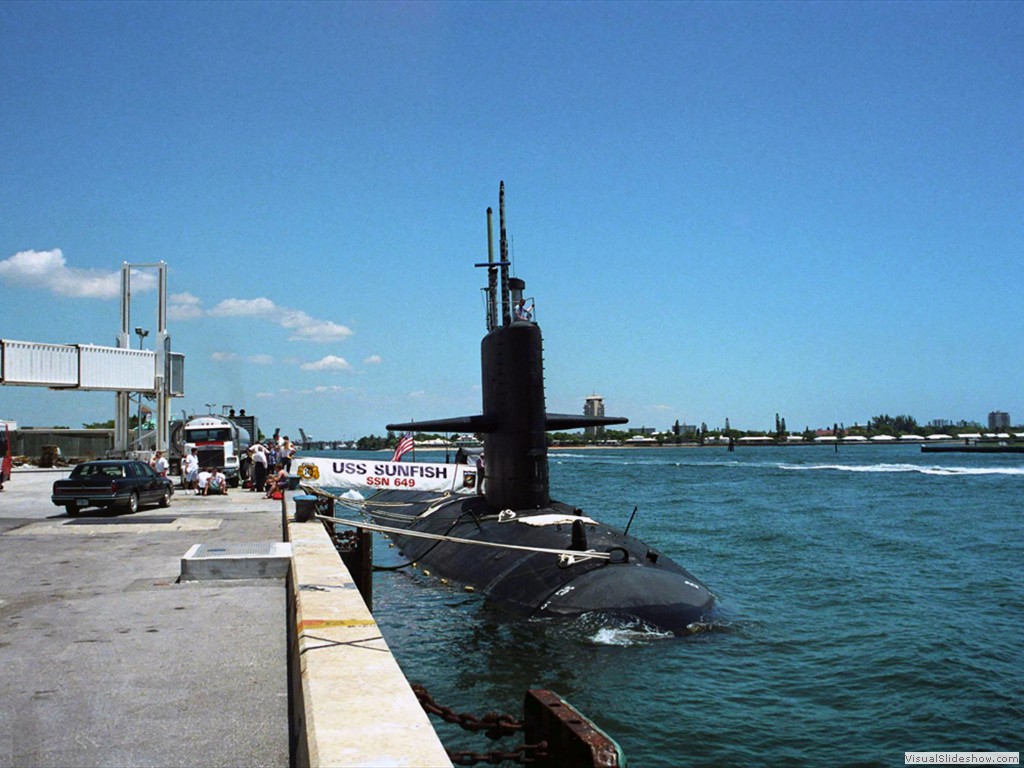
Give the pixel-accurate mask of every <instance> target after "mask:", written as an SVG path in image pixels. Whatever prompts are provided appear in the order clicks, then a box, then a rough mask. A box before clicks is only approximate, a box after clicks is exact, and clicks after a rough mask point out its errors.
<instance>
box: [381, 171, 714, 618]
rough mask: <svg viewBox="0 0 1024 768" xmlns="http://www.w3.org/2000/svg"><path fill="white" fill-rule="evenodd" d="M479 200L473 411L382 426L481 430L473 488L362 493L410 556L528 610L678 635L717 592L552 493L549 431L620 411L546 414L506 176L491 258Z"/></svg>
mask: <svg viewBox="0 0 1024 768" xmlns="http://www.w3.org/2000/svg"><path fill="white" fill-rule="evenodd" d="M492 219H493V211H492V209H491V208H488V209H487V241H488V260H487V262H485V263H482V264H477V265H475V266H477V267H484V268H486V270H487V287H486V288H485V289H483V291H484V293H485V296H486V301H485V305H486V327H487V332H486V335H485V336H484V337H483V340H482V342H481V345H480V360H481V383H482V401H483V402H482V412H481V413H480V414H476V415H471V416H461V417H455V418H443V419H436V420H430V421H415V422H404V423H394V424H388V425H387V428H388V429H389V430H395V431H403V432H406V431H407V432H413V431H421V432H422V431H431V432H457V433H474V432H475V433H479V434H482V435H483V455H482V461H477V464H476V474H477V475H478V479H477V480H476V488H475V493H473V494H470V495H452V494H445V495H442V496H440V497H438V495H437V494H432V493H428V492H424V491H415V490H407V489H386V490H380V491H377V492H375V493H374V494H372V495H370V496H369V497H368V498H366V500H365V501H364V502H363V503H362V505H361V506H362V511H363V514H364V515H366V516H368V517H369V518H370V519H371V521H372V522H373V523H376V524H379V525H386V526H389V527H391V528H392V532H390V533H388V535H389V537H390V538H391V539H392V540H393V541H394V542H395V545H396V547H397V548H398V550H399V551H400V552H401V553H402V554H403V555H404V556H405V557H406V558H408V559H409V560H410V561H412V562H417V563H418V564H419V565H420V566H421V567H422V568H424V569H428V570H429V571H431V572H432V573H433V574H434V575H436V576H439V577H441V578H444V579H447V580H449V581H450V582H454V583H458V584H461V585H463V586H465V587H466V588H468V589H471V590H473V591H475V592H479V593H481V594H482V595H483V596H484V597H485V598H486V599H487V600H488V601H490V602H491V603H492V604H494V605H496V606H498V607H500V608H503V609H505V610H507V611H510V612H512V613H514V614H516V615H520V616H527V617H537V618H543V617H578V616H581V615H583V614H590V613H598V614H606V615H610V616H615V617H621V618H623V619H626V620H639V621H641V622H643V623H644V624H645V625H649V626H650V627H653V628H656V629H658V630H662V631H669V632H672V633H675V634H685V633H686V632H687V631H688V629H687V628H688V627H691V626H692V625H694V623H695V622H700V621H702V619H705V617H707V615H708V614H709V612H710V611H711V609H712V607H713V604H714V601H715V598H714V595H713V594H712V593H711V591H710V590H709V589H708V588H707V587H706V586H704V585H703V584H702V583H701V582H700V581H699V580H698V579H697V578H696V577H695V576H694V575H693V574H691V573H690V572H689V571H687V570H686V569H685V568H683V567H682V566H680V565H678V564H677V563H675V562H674V561H673V560H672V559H671V558H669V557H667V556H666V555H664V554H663V553H661V552H658V551H657V550H655V549H654V548H652V547H650V546H648V545H647V544H645V543H644V542H643V541H641V540H639V539H637V538H634V537H632V536H630V535H628V528H629V526H628V525H627V526H626V531H621V530H618V529H616V528H613V527H611V526H609V525H606V524H604V523H602V522H600V521H598V520H596V519H594V518H593V517H591V516H589V515H588V514H586V513H585V512H584V511H583V510H581V509H579V508H578V507H575V506H573V505H572V504H569V503H565V502H562V501H556V500H552V499H551V498H550V495H549V476H548V456H547V437H546V433H547V432H548V431H550V430H565V429H575V428H580V427H588V426H598V425H610V424H622V423H625V422H626V421H628V419H626V418H622V417H604V416H587V415H582V414H581V415H576V414H555V413H547V412H546V407H545V398H544V361H543V340H542V337H541V329H540V326H539V324H538V323H537V322H535V318H534V317H532V316H527V315H525V314H524V313H522V312H520V311H517V309H516V308H518V307H522V306H523V301H522V299H523V290H524V289H525V287H526V283H525V281H523V280H521V279H519V278H517V277H510V276H509V267H510V263H509V260H508V245H507V242H508V241H507V237H506V233H505V187H504V182H502V183H501V185H500V187H499V227H500V241H499V242H500V252H499V259H498V260H497V261H496V260H495V258H494V247H493V243H494V240H493V221H492Z"/></svg>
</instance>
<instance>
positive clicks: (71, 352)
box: [0, 261, 185, 451]
mask: <svg viewBox="0 0 1024 768" xmlns="http://www.w3.org/2000/svg"><path fill="white" fill-rule="evenodd" d="M133 267H155V268H156V269H157V271H158V278H159V298H158V301H157V329H158V330H157V334H156V337H155V338H156V350H155V351H151V350H146V349H131V348H130V341H131V270H132V268H133ZM117 344H118V345H117V346H116V347H101V346H96V345H93V344H46V343H40V342H34V341H14V340H11V339H0V384H5V385H14V386H28V387H48V388H50V389H71V390H91V391H106V392H114V393H116V394H115V400H116V411H115V416H114V449H115V450H117V451H125V450H127V448H128V419H129V410H130V396H131V393H133V392H138V393H140V394H142V395H149V396H152V397H153V398H155V400H156V414H155V423H156V447H157V448H158V449H160V450H164V451H166V450H167V448H168V437H169V435H168V425H169V421H170V413H171V409H170V400H171V398H172V397H181V396H183V395H184V394H185V375H184V373H185V356H184V355H180V354H175V353H172V352H171V337H170V334H168V333H167V264H166V263H165V262H163V261H161V262H158V263H156V264H129V263H128V262H124V263H123V264H122V265H121V332H120V334H118V337H117Z"/></svg>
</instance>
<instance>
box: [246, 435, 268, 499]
mask: <svg viewBox="0 0 1024 768" xmlns="http://www.w3.org/2000/svg"><path fill="white" fill-rule="evenodd" d="M249 450H251V451H252V490H254V491H260V492H262V491H263V489H264V486H265V485H266V484H267V449H266V448H264V447H263V445H262V444H261V443H253V444H252V447H251V448H250V449H249Z"/></svg>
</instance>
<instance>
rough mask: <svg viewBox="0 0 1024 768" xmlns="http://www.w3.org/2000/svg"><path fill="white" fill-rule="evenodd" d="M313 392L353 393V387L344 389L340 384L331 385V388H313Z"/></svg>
mask: <svg viewBox="0 0 1024 768" xmlns="http://www.w3.org/2000/svg"><path fill="white" fill-rule="evenodd" d="M313 391H314V392H318V393H321V394H322V393H324V392H351V391H352V388H351V387H342V386H340V385H338V384H331V385H330V386H323V385H321V386H319V387H313Z"/></svg>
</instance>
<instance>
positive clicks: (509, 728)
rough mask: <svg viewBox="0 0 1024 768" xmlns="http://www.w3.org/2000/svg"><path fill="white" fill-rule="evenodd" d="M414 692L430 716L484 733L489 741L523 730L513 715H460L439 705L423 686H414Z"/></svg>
mask: <svg viewBox="0 0 1024 768" xmlns="http://www.w3.org/2000/svg"><path fill="white" fill-rule="evenodd" d="M412 690H413V692H414V693H415V694H416V698H417V699H419V700H420V706H422V707H423V710H424V711H425V712H427V713H428V714H431V715H437V716H438V717H440V718H441V719H442V720H444V721H445V722H446V723H455V724H456V725H458V726H460V727H461V728H463V729H465V730H467V731H483V732H484V734H485V735H486V736H487V738H489V739H500V738H502V737H503V736H510V735H512V734H514V733H519V732H520V731H521V730H523V724H522V722H521V721H519V720H516V718H514V717H512V715H499V714H498V713H497V712H488V713H487V714H486V715H484V716H483V717H476V716H475V715H471V714H468V713H466V712H462V713H459V712H456V711H455V710H454V709H452V708H451V707H445V706H443V705H441V704H438V703H437V702H436V701H435V700H434V697H433V696H431V695H430V694H429V693H428V692H427V689H426V688H424V687H423V686H422V685H414V686H413V687H412Z"/></svg>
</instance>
